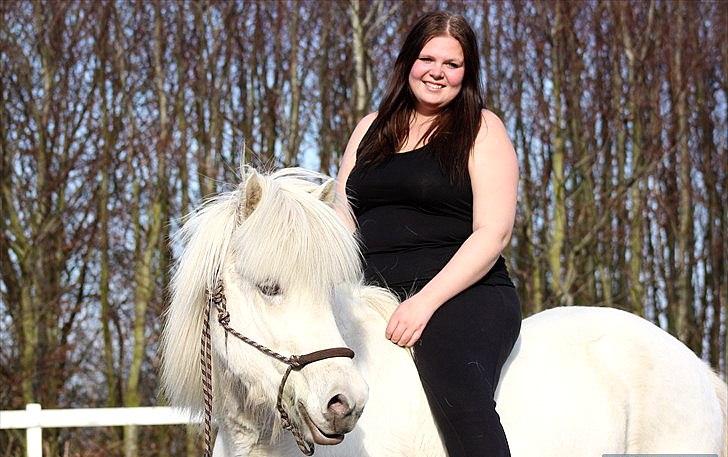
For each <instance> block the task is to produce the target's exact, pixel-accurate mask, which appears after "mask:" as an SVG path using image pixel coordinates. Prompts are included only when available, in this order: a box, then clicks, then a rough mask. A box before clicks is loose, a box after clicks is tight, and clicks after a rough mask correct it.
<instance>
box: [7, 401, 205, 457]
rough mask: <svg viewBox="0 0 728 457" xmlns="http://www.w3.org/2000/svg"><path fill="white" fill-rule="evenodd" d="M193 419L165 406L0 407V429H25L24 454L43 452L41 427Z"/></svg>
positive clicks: (32, 455)
mask: <svg viewBox="0 0 728 457" xmlns="http://www.w3.org/2000/svg"><path fill="white" fill-rule="evenodd" d="M195 422H196V421H195V420H194V419H191V418H190V414H189V413H188V412H186V411H184V410H180V409H177V408H170V407H166V406H148V407H138V408H83V409H42V408H41V406H40V405H39V404H38V403H30V404H28V405H26V407H25V409H24V410H23V409H21V410H15V411H0V429H25V438H26V442H27V446H26V449H27V454H26V455H27V457H42V456H43V429H44V428H66V427H109V426H120V425H180V424H192V423H195Z"/></svg>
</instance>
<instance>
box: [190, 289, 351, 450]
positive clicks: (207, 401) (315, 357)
mask: <svg viewBox="0 0 728 457" xmlns="http://www.w3.org/2000/svg"><path fill="white" fill-rule="evenodd" d="M206 294H207V303H206V304H205V317H204V318H205V323H204V325H203V327H202V349H201V351H200V362H201V366H202V395H203V399H204V415H205V417H204V421H205V422H204V428H205V453H204V457H212V430H211V428H212V348H211V343H210V309H211V308H212V307H213V306H214V307H215V310H216V311H217V321H218V322H219V323H220V325H221V326H222V328H223V329H225V338H226V344H227V335H228V333H229V334H231V335H233V336H234V337H235V338H238V339H239V340H241V341H243V342H244V343H247V344H249V345H250V346H253V347H254V348H256V349H257V350H259V351H260V352H262V353H264V354H265V355H268V356H270V357H273V358H274V359H276V360H278V361H280V362H283V363H285V364H286V365H288V369H287V370H286V372H285V373H284V374H283V379H282V380H281V385H280V387H279V388H278V399H277V400H276V409H277V410H278V414H280V416H281V422H282V423H283V428H284V429H286V430H288V431H290V432H291V433H292V434H293V437H294V438H295V439H296V443H297V444H298V448H299V449H300V450H301V452H303V453H304V454H306V455H313V452H314V445H313V443H308V442H306V440H305V439H304V438H303V434H302V433H301V430H300V429H299V428H298V427H297V426H296V425H295V424H294V423H293V422H291V419H290V417H289V415H288V413H287V412H286V410H285V409H284V408H283V389H284V387H285V385H286V380H287V379H288V375H289V374H291V370H296V371H298V370H300V369H301V368H303V367H305V366H306V365H308V364H310V363H313V362H318V361H319V360H325V359H330V358H334V357H348V358H350V359H351V358H354V351H352V350H351V349H349V348H344V347H338V348H330V349H324V350H321V351H315V352H311V353H310V354H303V355H291V356H289V357H286V356H284V355H281V354H279V353H277V352H275V351H273V350H271V349H268V348H267V347H265V346H263V345H262V344H259V343H256V342H255V341H253V340H251V339H250V338H247V337H245V336H244V335H241V334H240V333H238V332H237V331H236V330H235V329H234V328H232V327H230V313H228V311H227V299H226V298H225V288H224V286H223V283H222V278H220V277H218V278H217V280H216V282H215V288H214V290H213V292H212V293H210V291H209V290H207V291H206Z"/></svg>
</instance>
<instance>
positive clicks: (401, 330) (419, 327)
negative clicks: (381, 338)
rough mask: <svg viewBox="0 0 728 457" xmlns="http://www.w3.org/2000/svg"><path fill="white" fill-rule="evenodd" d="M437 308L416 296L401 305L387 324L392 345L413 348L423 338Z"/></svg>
mask: <svg viewBox="0 0 728 457" xmlns="http://www.w3.org/2000/svg"><path fill="white" fill-rule="evenodd" d="M435 309H437V308H436V307H434V306H432V305H430V304H429V303H427V302H426V301H425V300H423V299H422V298H420V297H418V296H417V295H414V296H412V297H410V298H408V299H407V300H405V301H403V302H402V303H400V304H399V306H398V307H397V309H396V310H395V311H394V314H392V317H391V318H390V319H389V323H388V324H387V330H386V331H385V336H386V337H387V339H388V340H390V341H392V343H394V344H397V345H399V346H402V347H412V346H413V345H414V344H415V343H416V342H417V340H419V339H420V336H422V331H423V330H424V329H425V326H426V325H427V323H428V322H429V321H430V318H431V317H432V314H433V313H434V312H435Z"/></svg>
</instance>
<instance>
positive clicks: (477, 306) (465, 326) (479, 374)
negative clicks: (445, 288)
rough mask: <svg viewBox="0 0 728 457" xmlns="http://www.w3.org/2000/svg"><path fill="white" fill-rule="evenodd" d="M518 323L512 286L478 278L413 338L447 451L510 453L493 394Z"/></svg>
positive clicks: (486, 456)
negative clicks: (415, 340)
mask: <svg viewBox="0 0 728 457" xmlns="http://www.w3.org/2000/svg"><path fill="white" fill-rule="evenodd" d="M400 298H404V297H401V296H400ZM520 329H521V309H520V302H519V300H518V295H517V294H516V291H515V289H514V288H513V287H509V286H502V285H486V284H476V285H474V286H472V287H470V288H468V289H466V290H465V291H463V292H461V293H460V294H458V295H457V296H455V297H453V298H452V299H451V300H449V301H448V302H447V303H445V304H444V305H442V306H441V307H440V308H439V309H438V310H437V311H436V312H435V313H434V314H433V316H432V318H431V319H430V322H429V323H428V324H427V327H425V330H424V332H423V334H422V337H421V338H420V340H419V342H417V343H416V344H415V347H414V353H415V364H416V365H417V370H418V371H419V374H420V379H421V380H422V385H423V386H424V388H425V393H426V394H427V399H428V401H429V403H430V409H431V410H432V413H433V416H434V418H435V422H436V423H437V426H438V428H439V429H440V432H441V433H442V436H443V438H444V440H445V447H446V448H447V452H448V456H449V457H503V456H510V450H509V449H508V441H507V440H506V435H505V432H504V431H503V426H502V425H501V423H500V417H499V416H498V413H497V412H496V410H495V401H494V399H493V397H494V394H495V389H496V386H497V385H498V379H499V378H500V372H501V368H502V367H503V364H504V363H505V361H506V359H507V358H508V355H509V354H510V352H511V349H513V345H514V344H515V342H516V339H517V338H518V333H519V332H520Z"/></svg>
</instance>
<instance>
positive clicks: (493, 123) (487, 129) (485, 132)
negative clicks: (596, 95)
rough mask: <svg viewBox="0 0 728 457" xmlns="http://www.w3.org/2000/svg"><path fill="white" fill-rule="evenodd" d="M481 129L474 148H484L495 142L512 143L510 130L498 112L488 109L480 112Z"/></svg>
mask: <svg viewBox="0 0 728 457" xmlns="http://www.w3.org/2000/svg"><path fill="white" fill-rule="evenodd" d="M480 116H481V119H480V129H479V130H478V135H477V136H476V137H475V144H474V149H475V150H476V151H477V150H478V149H483V147H484V146H487V145H489V144H490V145H492V144H494V143H504V142H506V143H510V139H509V138H508V131H507V130H506V126H505V125H504V124H503V121H502V120H501V118H500V117H498V115H497V114H495V113H494V112H493V111H490V110H488V109H483V110H482V111H481V112H480Z"/></svg>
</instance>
